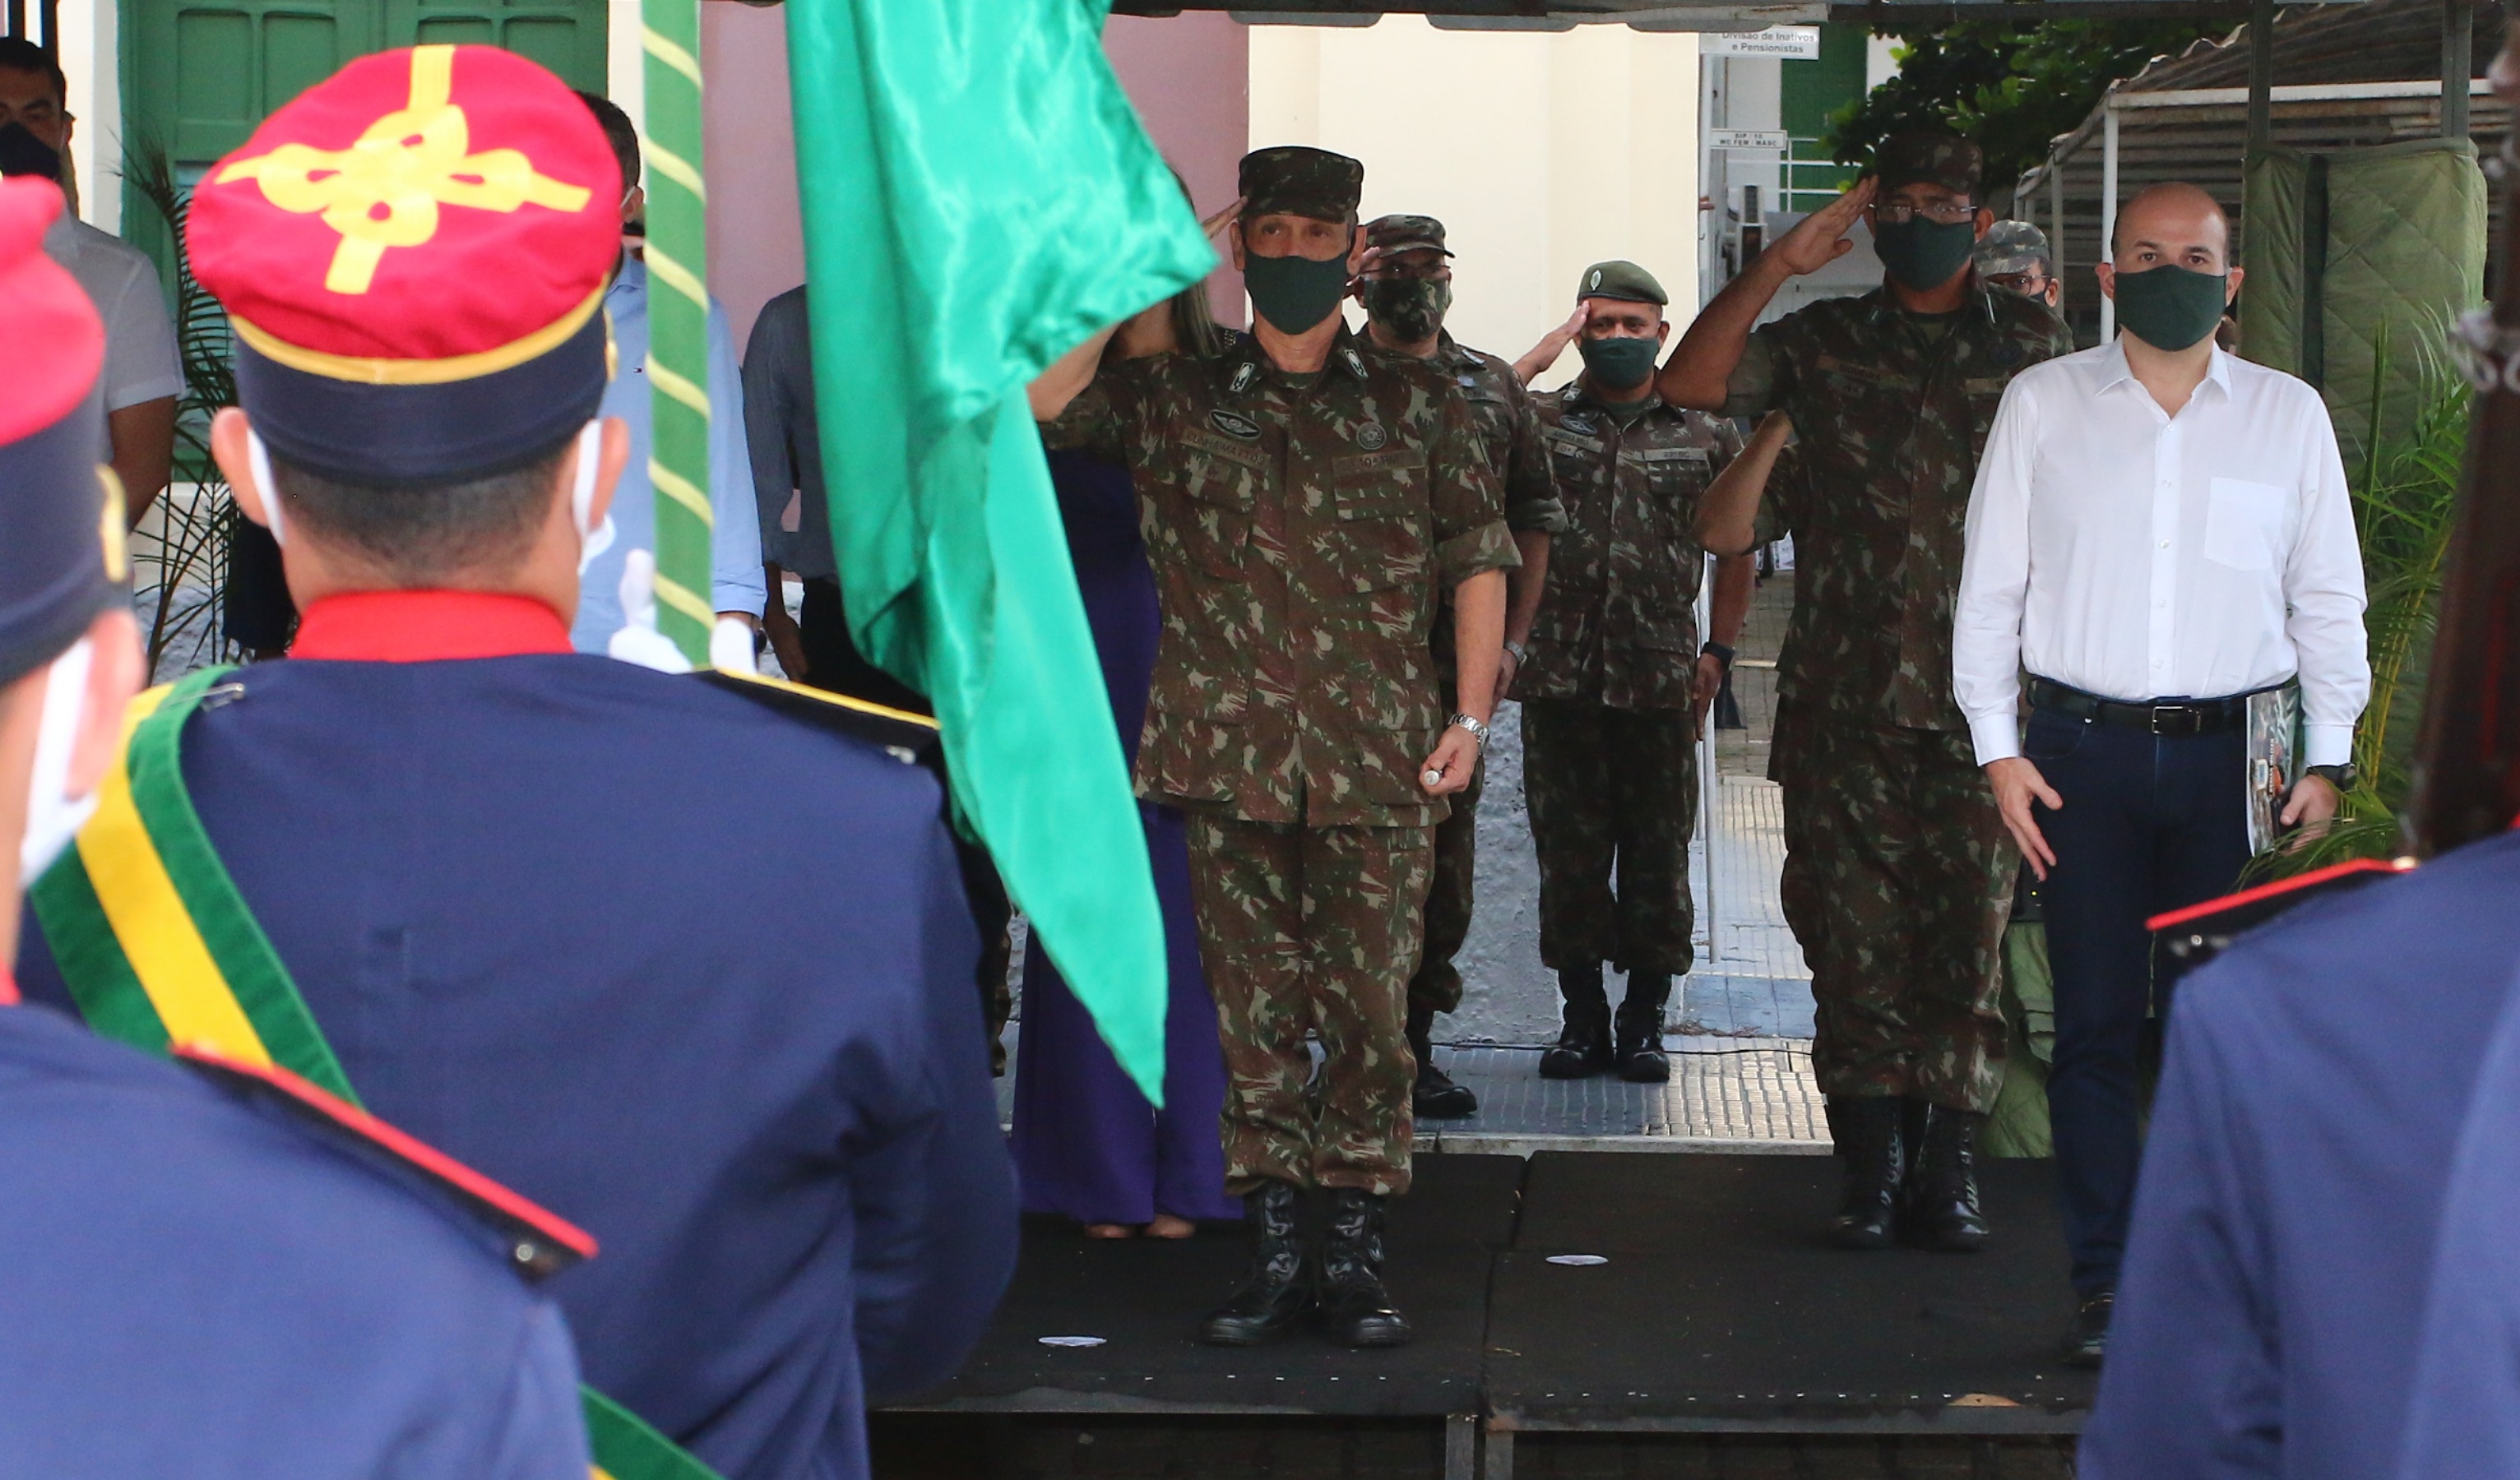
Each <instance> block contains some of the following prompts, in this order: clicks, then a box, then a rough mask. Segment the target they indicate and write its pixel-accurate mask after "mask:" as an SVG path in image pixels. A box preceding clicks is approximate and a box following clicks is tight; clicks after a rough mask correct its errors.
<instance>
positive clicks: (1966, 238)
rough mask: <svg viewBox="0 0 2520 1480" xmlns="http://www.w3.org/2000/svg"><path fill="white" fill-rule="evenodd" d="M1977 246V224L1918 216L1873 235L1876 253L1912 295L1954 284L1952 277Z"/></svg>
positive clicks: (1873, 248)
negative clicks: (1971, 250) (1972, 248)
mask: <svg viewBox="0 0 2520 1480" xmlns="http://www.w3.org/2000/svg"><path fill="white" fill-rule="evenodd" d="M1976 245H1977V223H1976V222H1974V221H1933V220H1928V219H1926V218H1925V217H1923V216H1915V217H1912V218H1910V219H1908V220H1905V221H1902V222H1900V223H1899V224H1898V225H1896V226H1882V227H1878V228H1875V229H1874V231H1873V233H1872V251H1873V254H1874V255H1876V256H1878V257H1879V258H1880V259H1881V265H1882V266H1883V267H1885V268H1887V269H1889V272H1890V276H1891V277H1892V278H1894V279H1896V280H1897V281H1898V283H1899V285H1900V286H1901V287H1903V288H1906V289H1908V290H1909V291H1910V292H1927V291H1929V290H1932V289H1936V288H1940V287H1942V286H1943V285H1944V284H1946V283H1948V282H1950V281H1951V280H1952V274H1954V273H1956V272H1958V271H1959V270H1960V269H1961V268H1962V267H1963V266H1965V265H1967V263H1968V259H1969V248H1971V247H1975V246H1976Z"/></svg>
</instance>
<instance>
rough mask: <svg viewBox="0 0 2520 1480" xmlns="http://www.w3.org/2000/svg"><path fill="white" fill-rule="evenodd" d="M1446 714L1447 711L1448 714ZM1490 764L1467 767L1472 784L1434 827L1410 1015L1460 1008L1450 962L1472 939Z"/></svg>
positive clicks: (1457, 979)
mask: <svg viewBox="0 0 2520 1480" xmlns="http://www.w3.org/2000/svg"><path fill="white" fill-rule="evenodd" d="M1446 712H1447V713H1449V712H1451V711H1449V710H1447V711H1446ZM1487 785H1488V763H1487V759H1486V757H1484V756H1482V757H1480V759H1479V762H1478V764H1476V765H1474V766H1472V767H1471V768H1470V784H1469V785H1468V786H1467V787H1465V788H1463V790H1461V791H1458V792H1455V793H1454V795H1453V815H1452V816H1450V817H1448V818H1446V819H1444V820H1443V821H1442V822H1440V823H1437V824H1436V825H1435V879H1434V882H1433V883H1432V884H1430V885H1428V886H1427V889H1426V949H1425V950H1424V952H1423V953H1421V954H1420V955H1419V957H1418V972H1417V974H1416V975H1414V976H1412V977H1410V978H1409V1010H1410V1011H1412V1012H1418V1011H1427V1012H1451V1011H1455V1010H1458V1009H1460V1008H1461V1006H1462V973H1461V971H1460V969H1459V968H1457V967H1456V966H1455V965H1454V964H1453V958H1454V957H1456V956H1459V955H1460V954H1462V942H1463V941H1465V940H1468V939H1469V938H1470V905H1471V883H1472V881H1473V878H1474V875H1476V874H1477V873H1478V865H1479V794H1480V793H1481V792H1483V791H1485V790H1487Z"/></svg>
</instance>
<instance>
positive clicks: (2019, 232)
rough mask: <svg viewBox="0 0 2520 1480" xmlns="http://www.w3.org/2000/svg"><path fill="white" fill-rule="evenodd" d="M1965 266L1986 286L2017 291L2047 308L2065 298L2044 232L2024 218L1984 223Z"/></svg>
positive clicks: (2057, 304)
mask: <svg viewBox="0 0 2520 1480" xmlns="http://www.w3.org/2000/svg"><path fill="white" fill-rule="evenodd" d="M1969 266H1970V267H1972V268H1974V269H1975V270H1976V272H1977V280H1978V282H1980V283H1981V284H1984V285H1985V286H1986V287H1988V288H2000V289H2002V290H2003V291H2004V292H2017V293H2019V294H2021V295H2022V296H2023V297H2025V298H2030V299H2032V300H2034V301H2037V302H2041V303H2045V304H2047V305H2048V307H2050V308H2056V307H2060V306H2061V305H2062V304H2063V303H2064V301H2065V285H2064V284H2062V283H2059V282H2057V281H2056V258H2055V254H2054V253H2052V252H2050V251H2049V250H2048V234H2047V233H2046V232H2044V231H2041V230H2040V229H2039V228H2038V227H2036V226H2033V225H2031V224H2030V223H2029V222H2027V221H1998V222H1996V223H1995V224H1994V225H1993V226H1990V227H1988V228H1987V231H1986V235H1985V236H1982V237H1980V238H1978V239H1977V247H1976V249H1975V250H1974V251H1972V252H1970V253H1969Z"/></svg>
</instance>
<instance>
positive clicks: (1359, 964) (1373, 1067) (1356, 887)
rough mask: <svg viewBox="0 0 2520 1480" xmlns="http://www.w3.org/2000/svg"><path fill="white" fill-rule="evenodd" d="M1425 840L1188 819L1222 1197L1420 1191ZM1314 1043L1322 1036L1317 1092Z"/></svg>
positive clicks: (1420, 833)
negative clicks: (1416, 1014)
mask: <svg viewBox="0 0 2520 1480" xmlns="http://www.w3.org/2000/svg"><path fill="white" fill-rule="evenodd" d="M1428 831H1429V830H1428V829H1425V828H1306V827H1301V826H1296V825H1291V824H1283V823H1253V822H1242V821H1239V820H1238V819H1235V818H1230V817H1219V816H1216V815H1214V814H1196V813H1193V815H1192V816H1191V818H1190V875H1191V898H1192V902H1193V907H1194V910H1195V913H1196V914H1197V916H1198V949H1199V956H1200V959H1201V960H1202V961H1204V962H1205V963H1206V964H1207V984H1208V987H1209V989H1210V990H1211V991H1212V992H1214V994H1215V996H1216V1011H1217V1020H1218V1023H1219V1027H1220V1030H1221V1032H1222V1034H1223V1037H1224V1040H1225V1070H1226V1075H1227V1078H1228V1085H1227V1089H1226V1095H1225V1110H1224V1114H1223V1116H1222V1117H1221V1118H1222V1122H1223V1133H1224V1139H1225V1185H1226V1188H1227V1190H1229V1191H1232V1192H1234V1193H1236V1194H1240V1193H1243V1192H1247V1191H1249V1190H1251V1189H1252V1188H1253V1187H1255V1186H1257V1185H1258V1183H1259V1182H1260V1181H1261V1179H1263V1178H1274V1179H1276V1180H1278V1181H1282V1182H1291V1183H1293V1184H1295V1185H1296V1186H1297V1187H1333V1188H1368V1189H1370V1190H1372V1191H1373V1192H1375V1193H1377V1194H1390V1193H1396V1192H1405V1191H1407V1190H1408V1189H1409V1149H1410V1139H1411V1135H1412V1132H1413V1130H1414V1126H1413V1124H1412V1120H1411V1115H1410V1107H1409V1095H1410V1091H1411V1089H1412V1088H1413V1087H1414V1086H1415V1085H1416V1083H1417V1079H1418V1062H1417V1059H1416V1058H1414V1057H1413V1056H1412V1055H1411V1054H1410V1052H1409V1040H1408V1036H1407V1033H1406V1030H1405V1027H1406V1025H1405V1022H1404V1018H1403V1007H1402V1005H1403V1002H1404V1001H1405V999H1406V996H1407V992H1408V984H1409V977H1410V973H1411V972H1413V971H1415V970H1416V969H1417V967H1418V930H1419V922H1420V920H1421V919H1422V912H1423V911H1424V909H1425V904H1426V885H1427V876H1428V875H1429V873H1430V872H1431V859H1430V855H1431V853H1432V848H1431V845H1430V842H1429V839H1428V836H1427V834H1428ZM1307 1032H1310V1033H1313V1034H1317V1035H1319V1037H1320V1039H1321V1044H1322V1053H1323V1062H1322V1067H1321V1082H1320V1084H1319V1085H1318V1086H1316V1087H1315V1089H1314V1092H1313V1093H1311V1094H1309V1095H1308V1094H1307V1093H1306V1088H1305V1086H1306V1081H1307V1080H1309V1079H1310V1078H1311V1077H1312V1069H1313V1063H1312V1055H1311V1054H1310V1053H1309V1052H1308V1051H1307V1050H1306V1049H1305V1047H1304V1038H1305V1035H1306V1033H1307Z"/></svg>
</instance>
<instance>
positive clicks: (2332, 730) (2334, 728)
mask: <svg viewBox="0 0 2520 1480" xmlns="http://www.w3.org/2000/svg"><path fill="white" fill-rule="evenodd" d="M2301 751H2302V758H2301V763H2302V764H2303V765H2305V766H2342V765H2344V764H2345V763H2346V762H2348V761H2350V760H2352V759H2354V727H2353V726H2352V725H2304V726H2302V727H2301Z"/></svg>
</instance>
